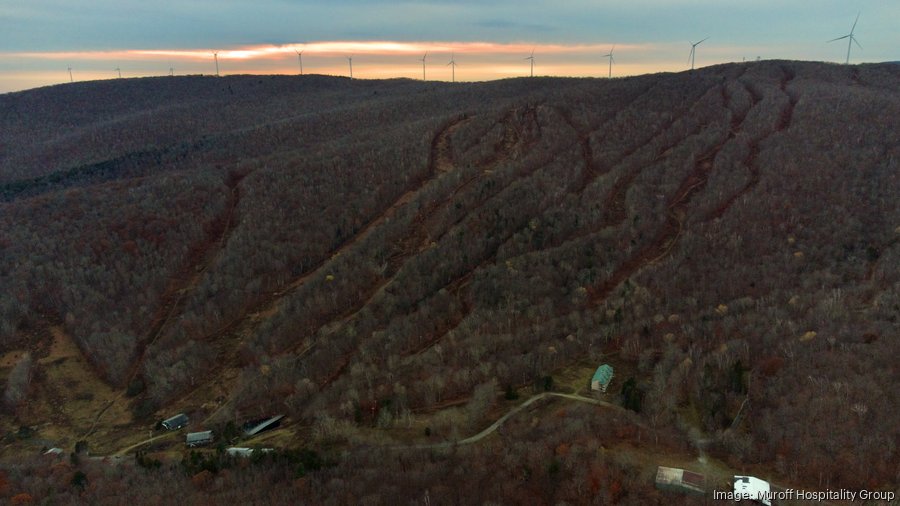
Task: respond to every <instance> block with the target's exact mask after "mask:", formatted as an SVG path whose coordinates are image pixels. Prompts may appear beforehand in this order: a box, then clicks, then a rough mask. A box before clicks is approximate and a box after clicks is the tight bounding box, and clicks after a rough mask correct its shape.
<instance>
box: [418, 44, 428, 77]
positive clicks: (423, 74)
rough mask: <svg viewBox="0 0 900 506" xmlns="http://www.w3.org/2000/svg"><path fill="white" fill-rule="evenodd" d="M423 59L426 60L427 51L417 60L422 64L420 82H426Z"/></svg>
mask: <svg viewBox="0 0 900 506" xmlns="http://www.w3.org/2000/svg"><path fill="white" fill-rule="evenodd" d="M425 58H428V51H425V54H424V55H423V56H422V58H420V59H419V61H421V62H422V80H423V81H425V80H426V79H425Z"/></svg>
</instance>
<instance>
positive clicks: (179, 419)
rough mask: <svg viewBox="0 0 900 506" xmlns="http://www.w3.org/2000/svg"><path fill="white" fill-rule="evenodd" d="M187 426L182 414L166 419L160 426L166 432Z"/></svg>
mask: <svg viewBox="0 0 900 506" xmlns="http://www.w3.org/2000/svg"><path fill="white" fill-rule="evenodd" d="M187 424H188V417H187V415H185V414H184V413H178V414H177V415H175V416H173V417H172V418H166V419H165V420H163V421H162V426H163V428H164V429H166V430H175V429H180V428H182V427H184V426H185V425H187Z"/></svg>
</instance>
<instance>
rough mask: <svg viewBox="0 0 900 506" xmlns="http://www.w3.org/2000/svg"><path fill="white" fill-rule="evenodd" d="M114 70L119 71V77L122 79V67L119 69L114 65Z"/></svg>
mask: <svg viewBox="0 0 900 506" xmlns="http://www.w3.org/2000/svg"><path fill="white" fill-rule="evenodd" d="M116 72H118V73H119V79H122V69H120V68H119V67H116Z"/></svg>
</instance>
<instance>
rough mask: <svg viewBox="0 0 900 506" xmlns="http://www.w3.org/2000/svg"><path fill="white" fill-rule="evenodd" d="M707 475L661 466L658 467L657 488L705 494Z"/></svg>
mask: <svg viewBox="0 0 900 506" xmlns="http://www.w3.org/2000/svg"><path fill="white" fill-rule="evenodd" d="M705 483H706V477H704V476H703V475H702V474H699V473H695V472H692V471H687V470H685V469H679V468H676V467H663V466H659V467H658V468H657V469H656V488H658V489H660V490H666V491H670V492H682V493H689V494H703V493H704V484H705Z"/></svg>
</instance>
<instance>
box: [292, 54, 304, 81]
mask: <svg viewBox="0 0 900 506" xmlns="http://www.w3.org/2000/svg"><path fill="white" fill-rule="evenodd" d="M294 52H295V53H297V59H298V60H300V75H301V76H302V75H303V50H302V49H301V50H300V51H297V50H296V49H295V50H294Z"/></svg>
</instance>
